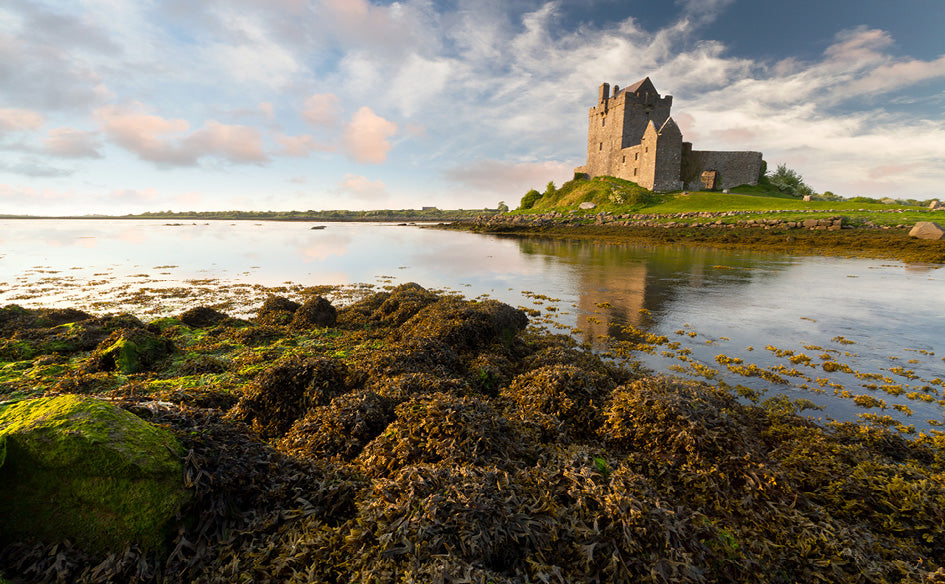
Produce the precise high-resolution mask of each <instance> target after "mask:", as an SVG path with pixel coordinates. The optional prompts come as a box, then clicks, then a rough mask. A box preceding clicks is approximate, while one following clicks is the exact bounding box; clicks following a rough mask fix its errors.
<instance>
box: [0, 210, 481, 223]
mask: <svg viewBox="0 0 945 584" xmlns="http://www.w3.org/2000/svg"><path fill="white" fill-rule="evenodd" d="M484 213H485V214H490V213H498V211H496V210H491V209H487V210H483V209H473V210H466V209H455V210H440V209H432V210H429V211H418V210H416V209H402V210H388V209H384V210H380V211H312V212H309V211H305V212H302V211H286V212H277V211H272V212H258V213H255V212H244V211H240V212H234V213H232V214H228V213H227V212H219V211H208V212H205V213H203V212H201V213H166V214H164V213H161V214H158V213H142V214H138V215H0V219H16V220H20V219H25V220H30V219H33V220H93V221H94V220H99V221H101V220H108V221H111V220H148V221H291V222H309V223H312V222H317V223H343V222H350V223H403V222H417V221H422V222H437V221H464V220H473V219H475V218H476V217H479V216H482V215H483V214H484Z"/></svg>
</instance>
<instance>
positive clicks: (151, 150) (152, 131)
mask: <svg viewBox="0 0 945 584" xmlns="http://www.w3.org/2000/svg"><path fill="white" fill-rule="evenodd" d="M95 116H96V118H98V120H99V122H100V123H101V124H102V128H103V130H104V131H105V133H106V134H107V135H108V136H109V137H110V138H111V139H112V140H113V141H115V142H116V143H117V144H119V145H120V146H122V147H124V148H126V149H127V150H130V151H132V152H134V153H135V154H137V155H138V157H140V158H141V159H142V160H147V161H149V162H155V163H158V164H162V165H171V166H192V165H195V164H197V163H198V161H199V160H200V159H201V158H203V157H205V156H213V157H218V158H222V159H225V160H228V161H230V162H235V163H262V162H266V161H267V160H268V157H267V156H266V154H265V152H264V151H263V146H262V135H261V133H260V132H259V130H258V129H256V128H253V127H249V126H240V125H227V124H222V123H220V122H217V121H215V120H208V121H207V122H206V123H205V124H204V126H203V127H202V128H200V129H199V130H197V131H195V132H192V133H190V134H186V132H187V131H188V130H189V128H190V124H188V123H187V121H186V120H182V119H166V118H163V117H161V116H158V115H155V114H151V113H146V108H145V106H144V105H143V104H140V103H135V104H130V105H128V106H105V107H103V108H99V109H98V110H96V112H95Z"/></svg>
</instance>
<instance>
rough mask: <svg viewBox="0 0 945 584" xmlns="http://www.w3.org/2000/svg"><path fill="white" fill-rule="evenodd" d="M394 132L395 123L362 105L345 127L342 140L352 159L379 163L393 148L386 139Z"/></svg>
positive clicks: (395, 130) (395, 131) (395, 128)
mask: <svg viewBox="0 0 945 584" xmlns="http://www.w3.org/2000/svg"><path fill="white" fill-rule="evenodd" d="M396 133H397V124H395V123H394V122H391V121H389V120H385V119H384V118H382V117H380V116H379V115H377V114H375V113H374V112H373V111H372V110H371V108H369V107H362V108H361V109H359V110H358V111H357V112H355V114H354V116H353V117H352V118H351V122H350V123H348V125H347V126H346V127H345V130H344V135H343V136H342V142H343V143H344V146H345V151H346V152H347V154H348V155H349V156H351V157H352V158H353V159H354V160H356V161H358V162H362V163H368V164H381V163H383V162H384V161H385V160H387V153H388V152H390V149H391V148H393V146H392V145H391V143H390V142H389V141H388V139H389V138H390V137H391V136H393V135H394V134H396Z"/></svg>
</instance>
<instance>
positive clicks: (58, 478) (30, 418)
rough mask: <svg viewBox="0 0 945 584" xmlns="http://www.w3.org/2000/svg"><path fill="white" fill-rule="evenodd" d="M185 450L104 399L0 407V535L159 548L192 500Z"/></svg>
mask: <svg viewBox="0 0 945 584" xmlns="http://www.w3.org/2000/svg"><path fill="white" fill-rule="evenodd" d="M181 455H182V448H181V446H180V444H179V443H178V442H177V441H176V439H175V438H174V437H173V436H172V435H171V434H170V433H168V432H167V431H166V430H163V429H161V428H158V427H156V426H153V425H151V424H149V423H147V422H145V421H144V420H142V419H140V418H138V417H137V416H135V415H133V414H131V413H129V412H127V411H125V410H122V409H120V408H118V407H115V406H113V405H111V404H109V403H107V402H104V401H101V400H96V399H92V398H87V397H82V396H77V395H63V396H58V397H46V398H39V399H30V400H22V401H18V402H12V403H7V404H4V405H0V543H3V544H6V543H9V542H10V541H15V540H17V539H23V538H25V537H36V538H39V539H41V540H44V541H61V540H63V539H69V540H71V541H73V542H74V543H76V544H78V545H79V546H81V547H83V548H85V549H89V550H93V551H105V550H115V549H120V548H122V547H123V546H124V545H126V544H129V543H137V544H139V545H141V546H142V547H144V548H155V547H160V546H161V545H162V544H163V542H164V539H165V531H164V530H165V527H166V526H167V525H168V522H169V520H170V519H171V518H173V517H174V516H175V515H176V514H177V513H178V512H179V511H180V510H181V508H182V507H183V506H184V505H185V504H186V502H187V501H188V500H189V499H190V497H191V493H190V492H189V491H188V490H187V489H186V488H185V487H184V485H183V479H182V476H183V466H182V462H181Z"/></svg>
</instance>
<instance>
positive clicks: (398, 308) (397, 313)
mask: <svg viewBox="0 0 945 584" xmlns="http://www.w3.org/2000/svg"><path fill="white" fill-rule="evenodd" d="M438 298H439V297H438V296H437V295H436V294H434V293H433V292H430V291H428V290H426V289H425V288H423V287H422V286H420V285H419V284H416V283H414V282H408V283H406V284H401V285H400V286H397V287H396V288H394V289H393V290H391V291H390V292H380V293H378V294H373V295H371V296H368V297H367V298H364V299H362V300H360V301H358V302H355V303H354V304H352V305H350V306H346V307H345V308H343V309H342V310H341V312H340V313H339V321H340V322H342V323H343V324H345V325H347V326H349V327H351V326H357V327H363V326H372V327H377V326H382V327H395V326H400V325H401V324H403V323H405V322H407V320H409V319H410V318H411V317H413V316H414V315H415V314H417V313H418V312H420V310H421V309H423V308H424V307H426V306H429V305H430V304H433V303H434V302H436V301H437V299H438Z"/></svg>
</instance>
